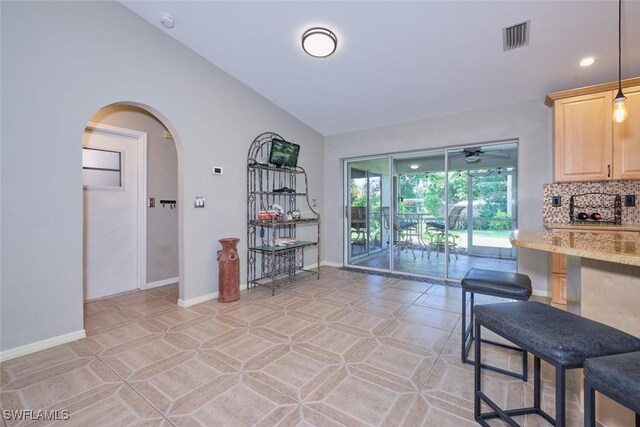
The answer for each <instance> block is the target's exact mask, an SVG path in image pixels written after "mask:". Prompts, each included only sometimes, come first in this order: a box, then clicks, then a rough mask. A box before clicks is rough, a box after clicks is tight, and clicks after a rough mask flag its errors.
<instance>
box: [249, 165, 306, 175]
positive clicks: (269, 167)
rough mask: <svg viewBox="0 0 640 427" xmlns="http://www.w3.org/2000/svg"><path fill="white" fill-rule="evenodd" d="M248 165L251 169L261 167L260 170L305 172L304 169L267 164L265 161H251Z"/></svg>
mask: <svg viewBox="0 0 640 427" xmlns="http://www.w3.org/2000/svg"><path fill="white" fill-rule="evenodd" d="M248 167H249V169H260V170H267V171H273V172H286V173H304V170H302V169H297V168H290V167H286V166H282V167H280V168H278V167H275V166H269V165H265V164H263V163H249V165H248Z"/></svg>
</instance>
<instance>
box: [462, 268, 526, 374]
mask: <svg viewBox="0 0 640 427" xmlns="http://www.w3.org/2000/svg"><path fill="white" fill-rule="evenodd" d="M461 284H462V348H461V360H462V363H469V364H472V363H473V361H472V360H471V359H469V350H470V349H471V344H472V343H473V307H474V305H475V304H474V295H475V294H482V295H490V296H494V297H501V298H508V299H515V300H519V301H527V300H528V299H529V297H530V296H531V279H529V276H527V275H526V274H520V273H511V272H507V271H495V270H483V269H480V268H472V269H471V270H469V271H468V272H467V274H466V275H465V276H464V278H463V279H462V282H461ZM467 294H469V301H470V305H471V315H470V316H469V317H470V319H469V325H468V326H467V313H466V310H465V307H466V305H467ZM483 342H485V343H488V344H493V345H497V346H500V347H504V348H508V349H511V350H516V351H522V349H520V348H517V347H514V346H510V345H505V344H502V343H498V342H495V341H489V340H483ZM483 368H485V369H489V370H492V371H495V372H500V373H502V374H506V375H510V376H512V377H515V378H520V379H522V380H524V381H527V353H526V352H524V351H522V374H519V373H516V372H511V371H507V370H505V369H502V368H498V367H496V366H491V365H484V366H483Z"/></svg>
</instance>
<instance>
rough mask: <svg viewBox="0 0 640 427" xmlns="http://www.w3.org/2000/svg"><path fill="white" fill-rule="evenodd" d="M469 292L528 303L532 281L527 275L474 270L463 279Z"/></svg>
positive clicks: (463, 285)
mask: <svg viewBox="0 0 640 427" xmlns="http://www.w3.org/2000/svg"><path fill="white" fill-rule="evenodd" d="M461 283H462V287H463V288H464V289H465V290H467V291H468V292H474V293H478V294H484V295H492V296H496V297H502V298H510V299H516V300H520V301H526V300H528V299H529V297H530V296H531V279H530V278H529V276H527V275H526V274H520V273H511V272H507V271H495V270H482V269H480V268H472V269H471V270H469V272H467V274H466V275H465V276H464V279H462V282H461Z"/></svg>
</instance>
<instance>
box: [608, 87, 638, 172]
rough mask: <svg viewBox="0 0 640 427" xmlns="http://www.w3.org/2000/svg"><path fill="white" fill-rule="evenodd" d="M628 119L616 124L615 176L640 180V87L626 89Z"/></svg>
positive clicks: (614, 134) (614, 148)
mask: <svg viewBox="0 0 640 427" xmlns="http://www.w3.org/2000/svg"><path fill="white" fill-rule="evenodd" d="M624 95H625V96H626V97H627V99H626V101H625V102H624V104H625V107H626V108H627V114H628V116H627V119H626V120H625V121H624V122H622V123H614V126H613V129H614V133H613V176H614V177H616V179H640V86H635V87H630V88H627V89H624Z"/></svg>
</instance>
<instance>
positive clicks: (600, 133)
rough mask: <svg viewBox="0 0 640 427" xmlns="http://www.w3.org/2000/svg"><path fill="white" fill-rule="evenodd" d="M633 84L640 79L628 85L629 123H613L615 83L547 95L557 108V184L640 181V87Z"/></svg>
mask: <svg viewBox="0 0 640 427" xmlns="http://www.w3.org/2000/svg"><path fill="white" fill-rule="evenodd" d="M629 83H636V84H638V83H640V79H630V80H627V81H625V85H626V86H627V87H625V88H624V90H623V91H624V94H625V96H626V97H627V100H626V102H625V105H626V108H627V112H628V117H627V119H626V120H625V121H624V122H623V123H616V122H614V120H613V98H614V97H615V94H616V92H617V90H616V89H612V88H611V84H606V85H600V86H593V87H591V88H583V89H574V90H571V91H565V92H556V93H554V94H549V95H548V96H547V102H549V100H551V101H550V102H551V103H548V105H553V110H554V111H553V118H554V123H553V129H554V172H555V181H556V182H566V181H605V180H609V179H640V86H638V85H636V86H628V85H629ZM623 86H624V85H623ZM605 88H607V89H608V90H605Z"/></svg>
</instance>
